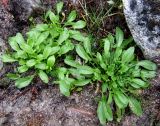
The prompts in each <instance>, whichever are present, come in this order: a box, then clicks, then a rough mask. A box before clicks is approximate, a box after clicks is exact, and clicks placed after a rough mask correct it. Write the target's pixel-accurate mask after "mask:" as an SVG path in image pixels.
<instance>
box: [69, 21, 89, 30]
mask: <svg viewBox="0 0 160 126" xmlns="http://www.w3.org/2000/svg"><path fill="white" fill-rule="evenodd" d="M85 26H86V22H85V21H82V20H79V21H77V22H76V23H74V24H73V25H72V27H73V28H74V29H82V28H84V27H85Z"/></svg>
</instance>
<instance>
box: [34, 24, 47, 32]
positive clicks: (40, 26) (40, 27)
mask: <svg viewBox="0 0 160 126" xmlns="http://www.w3.org/2000/svg"><path fill="white" fill-rule="evenodd" d="M36 30H38V31H40V32H43V31H46V30H48V24H37V25H36Z"/></svg>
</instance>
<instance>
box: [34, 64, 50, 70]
mask: <svg viewBox="0 0 160 126" xmlns="http://www.w3.org/2000/svg"><path fill="white" fill-rule="evenodd" d="M35 68H37V69H40V70H46V69H47V65H46V64H45V63H39V64H36V65H35Z"/></svg>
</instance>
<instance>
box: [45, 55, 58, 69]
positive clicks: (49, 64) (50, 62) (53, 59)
mask: <svg viewBox="0 0 160 126" xmlns="http://www.w3.org/2000/svg"><path fill="white" fill-rule="evenodd" d="M55 60H56V59H55V56H54V55H53V56H50V57H49V58H48V59H47V66H49V67H53V65H54V64H55Z"/></svg>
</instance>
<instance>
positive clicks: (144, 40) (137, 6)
mask: <svg viewBox="0 0 160 126" xmlns="http://www.w3.org/2000/svg"><path fill="white" fill-rule="evenodd" d="M123 4H124V14H125V17H126V20H127V23H128V26H129V28H130V31H131V33H132V35H133V38H134V40H135V42H136V43H137V45H139V47H140V48H141V49H142V51H143V54H144V56H145V57H146V58H147V59H151V60H154V61H156V62H158V63H160V0H123Z"/></svg>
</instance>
